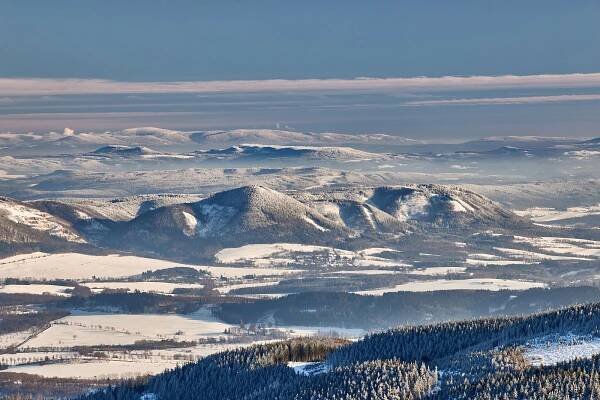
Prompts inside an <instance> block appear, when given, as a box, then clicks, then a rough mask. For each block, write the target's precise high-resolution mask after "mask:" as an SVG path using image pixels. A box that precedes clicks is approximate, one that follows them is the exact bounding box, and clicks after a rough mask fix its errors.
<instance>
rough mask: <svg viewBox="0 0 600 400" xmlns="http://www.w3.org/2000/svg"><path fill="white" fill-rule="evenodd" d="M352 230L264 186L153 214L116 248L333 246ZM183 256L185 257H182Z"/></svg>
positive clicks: (125, 232) (133, 224)
mask: <svg viewBox="0 0 600 400" xmlns="http://www.w3.org/2000/svg"><path fill="white" fill-rule="evenodd" d="M349 234H350V232H349V230H348V229H347V228H345V227H344V226H342V225H339V224H336V223H335V222H333V221H331V220H329V219H328V218H325V217H324V216H323V215H321V214H320V213H318V212H317V211H315V210H313V209H311V208H310V207H308V206H307V205H305V204H303V203H301V202H300V201H298V200H296V199H294V198H292V197H290V196H288V195H286V194H283V193H279V192H276V191H274V190H271V189H267V188H264V187H260V186H245V187H241V188H238V189H233V190H228V191H225V192H220V193H217V194H215V195H213V196H211V197H209V198H207V199H204V200H201V201H198V202H195V203H187V204H177V205H172V206H167V207H161V208H158V209H155V210H151V211H148V212H146V213H143V214H141V215H140V216H138V217H136V218H135V219H133V220H132V221H129V222H125V223H122V224H120V225H119V226H118V228H117V230H116V232H115V235H111V236H113V237H114V238H117V239H114V240H115V241H114V242H112V243H114V244H116V245H118V243H127V244H128V247H130V248H144V249H148V248H149V247H150V246H148V244H149V243H150V244H151V247H152V248H154V249H156V250H157V251H166V252H167V254H171V255H172V254H177V252H182V251H184V252H187V253H186V254H198V255H203V254H206V251H207V250H209V249H214V248H218V247H226V246H238V245H242V244H247V243H270V242H286V241H287V242H295V243H330V242H333V241H335V240H339V239H342V238H345V237H348V236H349ZM179 255H181V253H180V254H179Z"/></svg>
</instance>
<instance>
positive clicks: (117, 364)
mask: <svg viewBox="0 0 600 400" xmlns="http://www.w3.org/2000/svg"><path fill="white" fill-rule="evenodd" d="M179 363H181V362H179ZM177 364H178V362H177V361H154V360H152V361H145V360H131V361H120V360H80V361H73V362H65V363H55V364H46V365H39V364H34V365H18V366H15V367H10V368H8V369H6V370H5V372H15V373H22V374H33V375H41V376H45V377H57V378H78V379H105V378H111V379H121V378H131V377H135V376H140V375H147V374H152V375H154V374H158V373H161V372H163V371H164V370H167V369H170V368H174V367H175V366H176V365H177Z"/></svg>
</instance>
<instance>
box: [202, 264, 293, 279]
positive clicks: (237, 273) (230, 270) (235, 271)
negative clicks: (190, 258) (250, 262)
mask: <svg viewBox="0 0 600 400" xmlns="http://www.w3.org/2000/svg"><path fill="white" fill-rule="evenodd" d="M200 269H201V270H203V271H208V272H209V273H210V274H211V275H212V276H213V277H215V278H219V277H224V278H234V279H235V278H243V277H244V276H247V275H254V276H274V275H275V276H276V275H289V274H297V273H300V272H303V270H300V269H279V268H256V267H248V268H242V267H212V266H202V267H200Z"/></svg>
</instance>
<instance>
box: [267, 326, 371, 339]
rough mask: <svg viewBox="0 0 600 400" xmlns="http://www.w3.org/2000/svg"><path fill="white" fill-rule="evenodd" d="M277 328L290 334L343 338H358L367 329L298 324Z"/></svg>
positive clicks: (365, 332) (364, 333)
mask: <svg viewBox="0 0 600 400" xmlns="http://www.w3.org/2000/svg"><path fill="white" fill-rule="evenodd" d="M277 328H278V329H282V330H285V331H287V332H288V333H289V334H290V335H291V336H298V337H300V336H331V337H343V338H348V339H351V338H359V337H362V336H364V335H366V334H367V331H366V330H364V329H360V328H342V327H339V326H299V325H285V326H284V325H280V326H277Z"/></svg>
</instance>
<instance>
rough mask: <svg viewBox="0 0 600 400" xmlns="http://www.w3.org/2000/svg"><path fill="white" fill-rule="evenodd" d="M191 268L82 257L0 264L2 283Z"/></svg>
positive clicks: (34, 256)
mask: <svg viewBox="0 0 600 400" xmlns="http://www.w3.org/2000/svg"><path fill="white" fill-rule="evenodd" d="M172 267H192V268H195V267H194V266H191V265H185V264H179V263H175V262H172V261H165V260H157V259H152V258H145V257H136V256H122V255H116V254H112V255H104V256H94V255H87V254H79V253H61V254H47V253H30V254H22V255H18V256H13V257H8V258H4V259H2V260H0V279H2V278H20V279H41V278H45V279H80V280H82V279H92V278H93V277H97V278H109V279H110V278H123V277H128V276H131V275H137V274H141V273H142V272H145V271H150V270H157V269H163V268H172Z"/></svg>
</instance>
